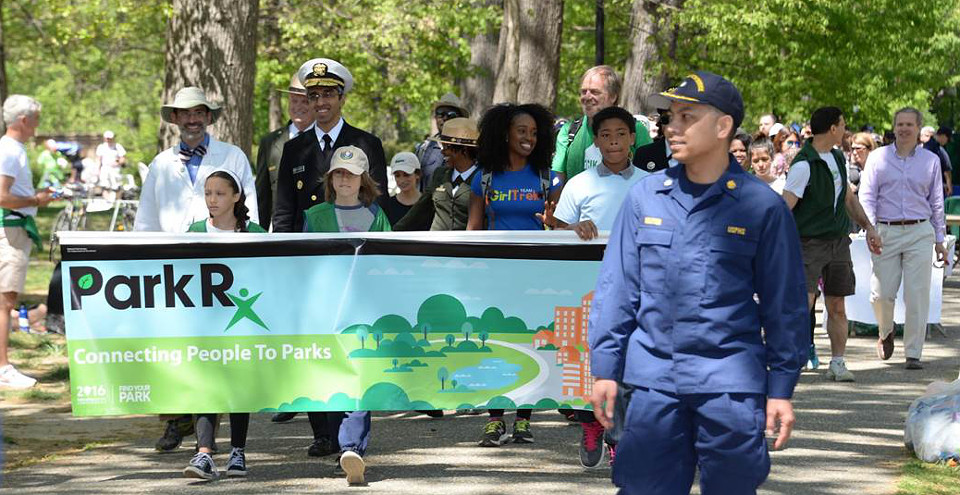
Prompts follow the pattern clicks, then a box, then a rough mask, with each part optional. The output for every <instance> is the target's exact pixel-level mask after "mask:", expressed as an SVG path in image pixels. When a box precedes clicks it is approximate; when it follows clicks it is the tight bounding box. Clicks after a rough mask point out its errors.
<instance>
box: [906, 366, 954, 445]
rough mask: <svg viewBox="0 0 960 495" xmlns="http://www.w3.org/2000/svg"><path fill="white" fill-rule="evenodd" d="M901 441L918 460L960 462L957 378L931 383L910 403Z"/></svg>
mask: <svg viewBox="0 0 960 495" xmlns="http://www.w3.org/2000/svg"><path fill="white" fill-rule="evenodd" d="M903 442H904V443H905V444H906V446H907V448H908V449H910V450H911V451H913V452H914V454H916V456H917V458H919V459H920V460H923V461H926V462H938V461H946V460H949V459H954V460H956V461H960V379H957V380H956V381H954V382H953V383H946V382H933V383H931V384H930V385H929V386H928V387H927V392H926V393H925V394H923V395H922V396H920V397H919V398H917V399H916V400H914V401H913V403H912V404H910V409H909V411H908V412H907V424H906V428H904V431H903Z"/></svg>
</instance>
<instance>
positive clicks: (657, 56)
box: [620, 0, 683, 114]
mask: <svg viewBox="0 0 960 495" xmlns="http://www.w3.org/2000/svg"><path fill="white" fill-rule="evenodd" d="M682 6H683V0H660V1H649V0H634V2H633V10H632V11H631V13H630V46H631V49H630V55H629V56H628V57H627V64H626V68H625V70H624V77H623V91H622V93H621V95H620V106H622V107H624V108H626V109H627V110H629V111H631V112H642V113H643V114H649V113H651V112H654V111H656V109H655V108H652V107H650V106H649V105H647V101H646V100H647V96H648V95H650V94H653V93H657V92H660V91H663V90H664V89H666V88H667V87H668V85H669V84H670V76H671V74H670V64H671V63H672V62H675V61H676V60H675V59H676V51H677V26H676V23H675V21H674V17H673V16H674V14H675V13H676V12H677V10H679V9H680V8H681V7H682Z"/></svg>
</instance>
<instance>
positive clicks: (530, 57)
mask: <svg viewBox="0 0 960 495" xmlns="http://www.w3.org/2000/svg"><path fill="white" fill-rule="evenodd" d="M562 31H563V0H504V2H503V23H502V24H501V26H500V45H499V47H498V54H497V59H498V61H499V62H500V63H499V71H498V72H497V82H496V86H495V89H494V92H493V101H494V102H496V103H500V102H519V103H540V104H542V105H544V106H546V107H548V108H553V106H554V104H555V103H556V101H557V75H558V73H559V67H560V36H561V33H562Z"/></svg>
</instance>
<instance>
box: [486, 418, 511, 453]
mask: <svg viewBox="0 0 960 495" xmlns="http://www.w3.org/2000/svg"><path fill="white" fill-rule="evenodd" d="M508 438H510V435H508V434H507V425H505V424H504V423H503V420H502V419H491V420H490V421H487V424H485V425H483V438H482V439H481V440H480V446H481V447H499V446H501V445H503V444H504V443H506V441H507V439H508Z"/></svg>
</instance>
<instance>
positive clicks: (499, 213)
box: [470, 163, 560, 230]
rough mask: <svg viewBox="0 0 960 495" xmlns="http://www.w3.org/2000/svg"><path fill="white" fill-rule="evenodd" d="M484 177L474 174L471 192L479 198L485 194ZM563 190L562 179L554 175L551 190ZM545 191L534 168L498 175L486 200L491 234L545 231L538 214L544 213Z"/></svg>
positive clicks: (488, 225) (498, 173) (497, 173)
mask: <svg viewBox="0 0 960 495" xmlns="http://www.w3.org/2000/svg"><path fill="white" fill-rule="evenodd" d="M482 183H483V174H482V173H480V174H474V176H473V182H472V183H471V184H470V189H471V190H473V193H474V194H476V195H477V196H480V195H482V194H483V185H482ZM556 187H560V177H558V176H557V173H556V172H554V171H552V170H551V171H550V187H549V188H548V189H547V195H549V194H550V191H552V190H553V189H554V188H556ZM542 189H543V188H542V187H541V185H540V174H539V173H538V172H537V171H536V170H534V168H533V167H532V166H530V164H529V163H528V164H526V165H524V167H523V168H522V169H520V170H517V171H505V172H495V173H494V174H493V176H492V177H491V178H490V186H489V187H488V189H487V197H486V198H485V200H484V208H485V210H484V211H485V213H486V215H487V230H543V222H541V221H540V220H538V219H537V217H536V214H537V213H543V204H544V200H545V199H546V198H544V197H543V190H542Z"/></svg>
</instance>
